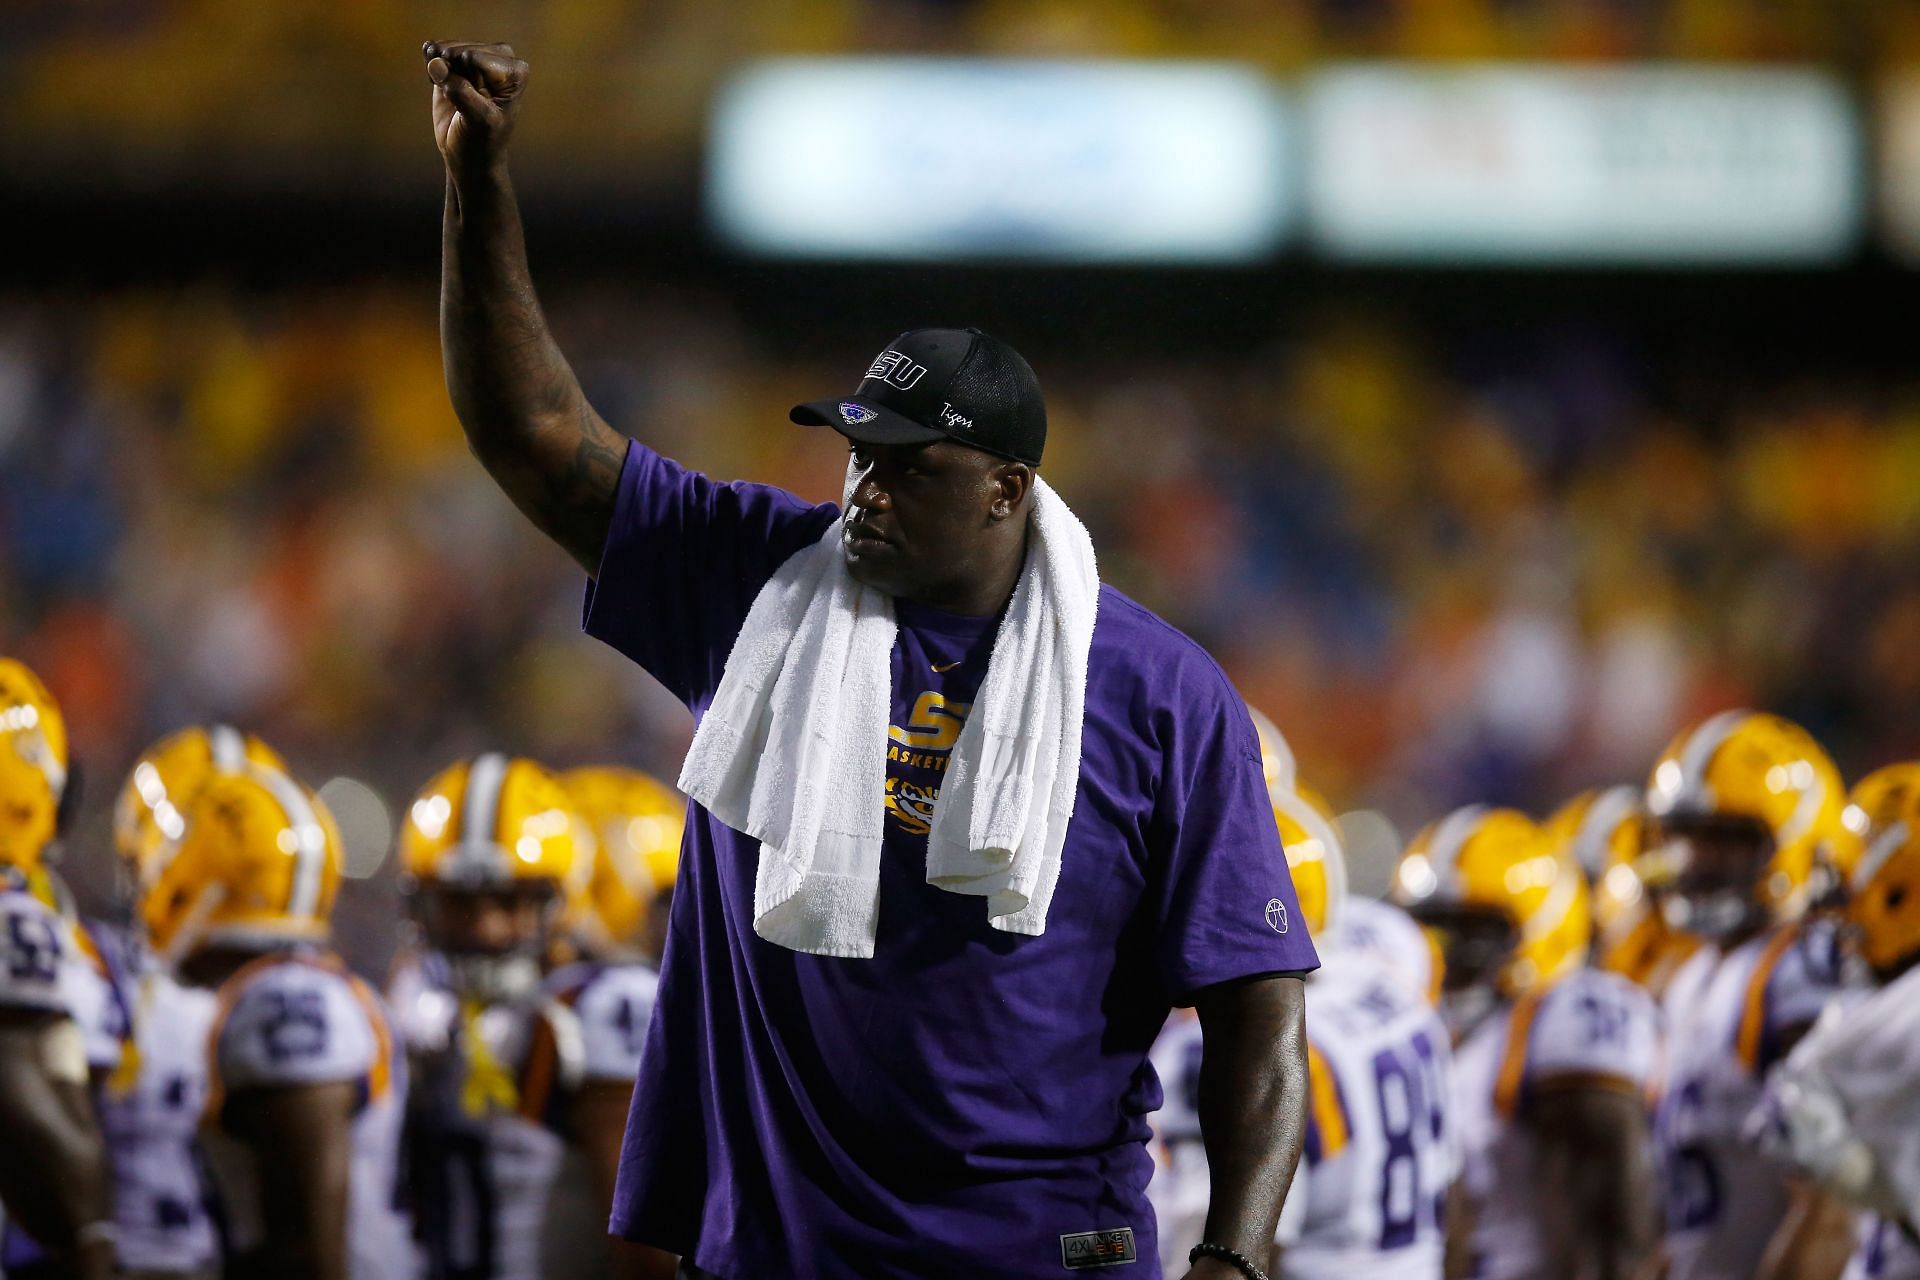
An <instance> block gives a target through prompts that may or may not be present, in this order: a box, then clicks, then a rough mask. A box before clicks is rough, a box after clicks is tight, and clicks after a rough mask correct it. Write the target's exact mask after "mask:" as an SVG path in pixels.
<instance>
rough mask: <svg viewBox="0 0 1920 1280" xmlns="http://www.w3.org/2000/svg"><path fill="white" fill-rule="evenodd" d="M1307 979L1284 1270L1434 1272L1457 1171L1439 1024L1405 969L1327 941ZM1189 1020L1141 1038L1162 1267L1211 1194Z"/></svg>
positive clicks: (1416, 1277)
mask: <svg viewBox="0 0 1920 1280" xmlns="http://www.w3.org/2000/svg"><path fill="white" fill-rule="evenodd" d="M1322 960H1323V962H1324V967H1323V968H1321V969H1320V970H1319V971H1317V972H1316V973H1314V974H1313V975H1312V976H1310V977H1309V978H1308V979H1307V1069H1308V1082H1309V1091H1310V1094H1309V1107H1308V1119H1307V1136H1306V1146H1305V1150H1304V1151H1303V1152H1302V1155H1301V1160H1300V1165H1299V1168H1298V1169H1297V1170H1296V1171H1295V1173H1294V1179H1293V1186H1292V1188H1291V1189H1290V1190H1289V1191H1288V1193H1287V1202H1286V1209H1285V1213H1284V1214H1283V1215H1282V1217H1281V1221H1280V1231H1279V1235H1278V1241H1279V1243H1280V1244H1281V1245H1283V1246H1284V1247H1285V1249H1286V1253H1285V1266H1284V1268H1283V1270H1282V1272H1281V1274H1283V1275H1285V1276H1288V1277H1296V1276H1297V1277H1305V1278H1306V1280H1319V1278H1320V1277H1352V1278H1353V1280H1370V1278H1373V1277H1377V1278H1378V1280H1401V1278H1403V1277H1404V1278H1406V1280H1420V1278H1421V1277H1435V1278H1437V1277H1438V1276H1439V1275H1440V1268H1441V1253H1442V1244H1443V1238H1444V1235H1443V1233H1444V1222H1443V1206H1444V1204H1445V1200H1446V1193H1447V1188H1448V1186H1450V1185H1451V1183H1452V1181H1453V1177H1454V1172H1455V1163H1456V1154H1455V1146H1454V1143H1453V1139H1452V1136H1451V1133H1450V1131H1449V1128H1448V1120H1447V1107H1448V1085H1447V1081H1448V1076H1449V1073H1450V1065H1449V1058H1450V1053H1449V1049H1448V1044H1447V1033H1446V1028H1445V1027H1444V1026H1443V1025H1442V1024H1441V1022H1440V1019H1439V1016H1438V1015H1437V1014H1436V1013H1435V1012H1434V1010H1433V1008H1432V1006H1431V1005H1429V1004H1428V1003H1427V1002H1426V1000H1425V999H1424V998H1423V997H1422V996H1421V995H1420V994H1418V993H1417V992H1416V991H1415V990H1414V988H1413V987H1412V986H1411V985H1410V984H1409V983H1408V982H1407V981H1406V980H1405V978H1404V976H1403V975H1402V974H1401V973H1400V972H1398V971H1396V970H1395V969H1393V968H1390V967H1389V966H1388V965H1386V964H1383V963H1381V962H1380V961H1379V960H1377V959H1375V958H1374V957H1373V956H1371V955H1369V954H1367V953H1364V952H1354V953H1349V952H1345V951H1341V950H1338V949H1336V948H1334V947H1331V946H1330V947H1328V949H1327V950H1325V951H1324V952H1323V954H1322ZM1200 1057H1201V1040H1200V1023H1199V1020H1198V1019H1197V1018H1195V1017H1193V1016H1192V1015H1191V1014H1188V1013H1185V1012H1184V1011H1176V1012H1175V1014H1174V1016H1173V1017H1172V1018H1170V1019H1169V1020H1168V1022H1167V1025H1166V1027H1165V1028H1164V1029H1163V1030H1162V1031H1161V1034H1160V1038H1159V1040H1158V1042H1156V1044H1155V1045H1154V1049H1153V1065H1154V1070H1155V1072H1156V1073H1157V1074H1158V1075H1159V1076H1160V1081H1161V1086H1162V1088H1163V1090H1164V1091H1165V1095H1166V1101H1165V1104H1164V1105H1163V1106H1162V1108H1161V1110H1160V1111H1159V1112H1158V1113H1157V1114H1156V1115H1155V1117H1154V1129H1155V1132H1156V1134H1157V1136H1158V1137H1159V1139H1160V1143H1161V1146H1162V1150H1161V1151H1160V1153H1159V1161H1158V1164H1157V1167H1156V1169H1155V1173H1154V1181H1153V1183H1152V1184H1151V1185H1150V1186H1149V1188H1148V1191H1149V1197H1150V1198H1151V1199H1152V1200H1153V1204H1154V1211H1155V1215H1156V1217H1157V1219H1158V1221H1159V1225H1160V1237H1161V1242H1162V1245H1163V1248H1162V1250H1161V1257H1162V1260H1163V1266H1164V1267H1165V1268H1167V1269H1169V1273H1170V1274H1179V1273H1180V1270H1181V1269H1184V1264H1185V1262H1186V1257H1187V1251H1188V1250H1189V1249H1190V1248H1191V1247H1192V1246H1193V1245H1194V1244H1195V1243H1197V1242H1198V1241H1199V1239H1200V1235H1201V1232H1202V1230H1203V1228H1204V1227H1205V1223H1206V1213H1207V1203H1208V1197H1209V1195H1210V1187H1209V1183H1208V1169H1207V1158H1206V1149H1205V1147H1204V1146H1203V1144H1202V1142H1201V1137H1200V1117H1199V1111H1198V1103H1199V1087H1200Z"/></svg>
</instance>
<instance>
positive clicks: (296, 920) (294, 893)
mask: <svg viewBox="0 0 1920 1280" xmlns="http://www.w3.org/2000/svg"><path fill="white" fill-rule="evenodd" d="M339 875H340V837H339V833H338V831H337V830H336V829H335V827H334V823H333V819H332V817H331V815H329V814H328V812H327V810H326V808H325V806H323V805H322V804H321V803H320V801H319V799H318V798H317V797H316V796H314V795H313V794H312V793H311V792H309V791H308V790H307V789H306V788H305V787H303V786H302V785H300V783H298V782H296V781H294V780H293V779H292V778H290V777H289V776H287V775H286V774H284V773H282V772H280V771H279V770H277V769H272V768H267V767H263V766H259V765H254V764H248V765H246V766H244V767H243V768H241V769H240V770H238V771H236V772H228V773H218V774H216V775H214V776H213V777H211V778H209V779H208V780H207V781H206V782H205V784H204V785H203V786H202V787H200V788H199V790H198V792H197V793H196V794H195V795H194V796H193V797H192V798H191V799H190V800H188V801H187V802H186V806H185V809H184V811H183V812H182V813H181V831H180V835H179V837H178V838H177V839H175V840H173V841H171V842H170V846H169V848H168V849H167V850H166V851H165V852H163V853H162V855H161V865H160V866H159V867H158V868H157V870H156V872H155V874H154V875H153V876H152V880H151V883H150V884H149V885H148V886H147V888H146V890H145V893H144V894H143V897H142V901H141V919H142V922H143V924H144V925H145V928H146V932H147V936H148V938H149V939H150V940H151V942H152V945H153V947H154V949H155V951H156V952H157V953H159V954H160V955H162V956H169V957H175V958H177V960H178V963H179V973H180V977H181V978H182V979H183V980H184V981H185V982H187V983H189V984H191V985H193V986H195V987H199V988H201V989H202V990H204V991H206V992H209V993H211V995H212V1016H211V1018H210V1022H209V1025H208V1030H207V1036H206V1058H207V1063H208V1073H207V1080H206V1086H205V1087H206V1093H207V1097H206V1103H205V1111H204V1127H203V1139H204V1142H205V1147H206V1152H207V1156H208V1163H209V1165H210V1166H211V1168H212V1170H213V1173H214V1179H213V1180H214V1183H215V1185H216V1187H217V1190H218V1193H219V1198H220V1203H221V1206H222V1209H223V1217H224V1226H225V1243H226V1247H227V1253H228V1256H227V1259H226V1262H225V1273H226V1274H227V1275H230V1276H315V1277H323V1278H325V1280H348V1278H349V1277H351V1280H397V1278H399V1277H405V1276H408V1275H410V1274H411V1273H412V1258H413V1253H412V1249H411V1247H410V1243H409V1238H408V1231H407V1227H406V1223H405V1220H404V1219H403V1218H402V1217H401V1216H400V1215H399V1214H398V1213H397V1212H396V1211H395V1210H394V1208H393V1205H394V1202H395V1189H396V1184H397V1180H398V1155H399V1138H400V1122H401V1116H402V1109H403V1107H404V1097H405V1092H406V1075H405V1060H404V1058H403V1057H402V1055H401V1054H400V1053H399V1051H398V1049H397V1047H396V1044H395V1038H394V1036H393V1034H392V1032H391V1031H390V1030H389V1024H388V1019H387V1016H386V1013H385V1011H384V1010H383V1009H382V1008H381V1006H380V1002H379V998H378V997H377V996H376V995H375V994H374V992H373V991H372V990H371V989H370V988H369V987H368V986H367V984H366V983H364V982H362V981H360V980H359V979H358V978H356V977H354V976H353V975H352V974H350V973H349V972H348V971H347V969H346V966H345V965H344V964H343V963H342V962H341V961H340V959H339V957H338V956H336V955H334V954H333V953H332V952H331V951H329V950H327V947H326V943H327V937H328V917H329V914H330V912H331V910H332V907H333V898H334V893H335V890H336V889H337V888H338V885H339Z"/></svg>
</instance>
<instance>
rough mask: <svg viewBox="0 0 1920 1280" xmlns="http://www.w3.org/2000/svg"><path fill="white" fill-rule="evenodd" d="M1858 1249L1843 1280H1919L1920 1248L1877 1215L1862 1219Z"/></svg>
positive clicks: (1844, 1273) (1919, 1245)
mask: <svg viewBox="0 0 1920 1280" xmlns="http://www.w3.org/2000/svg"><path fill="white" fill-rule="evenodd" d="M1857 1234H1858V1238H1859V1241H1860V1243H1859V1247H1858V1248H1856V1249H1855V1250H1854V1251H1853V1256H1852V1257H1851V1258H1849V1259H1847V1269H1846V1270H1845V1271H1844V1272H1842V1273H1841V1276H1840V1280H1920V1244H1916V1243H1915V1242H1914V1239H1913V1237H1912V1236H1910V1235H1908V1234H1907V1233H1906V1232H1905V1231H1902V1230H1901V1229H1900V1227H1899V1225H1898V1224H1896V1223H1893V1222H1890V1221H1888V1220H1887V1219H1885V1218H1882V1217H1881V1216H1880V1215H1878V1214H1874V1213H1863V1214H1861V1215H1860V1225H1859V1231H1858V1233H1857Z"/></svg>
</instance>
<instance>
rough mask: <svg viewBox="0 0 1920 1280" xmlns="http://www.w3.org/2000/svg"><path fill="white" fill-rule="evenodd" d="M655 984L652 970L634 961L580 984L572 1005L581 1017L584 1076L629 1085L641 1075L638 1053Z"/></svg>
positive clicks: (643, 1045)
mask: <svg viewBox="0 0 1920 1280" xmlns="http://www.w3.org/2000/svg"><path fill="white" fill-rule="evenodd" d="M659 986H660V979H659V978H658V977H656V976H655V975H654V972H653V970H651V969H648V968H645V967H643V966H641V965H637V964H636V965H620V966H617V967H615V968H610V969H604V970H602V971H601V972H599V973H598V974H595V975H594V976H593V977H592V978H590V979H589V980H588V981H587V984H586V985H585V986H584V987H582V988H581V990H580V995H579V998H578V999H577V1000H576V1001H575V1002H574V1006H573V1007H574V1012H575V1013H577V1014H578V1015H579V1017H580V1038H581V1048H582V1058H581V1072H582V1074H583V1076H584V1077H585V1078H586V1079H588V1080H622V1081H626V1082H627V1083H629V1084H630V1083H632V1082H633V1080H634V1078H635V1077H637V1076H638V1075H639V1074H640V1054H641V1052H642V1051H643V1050H644V1049H645V1048H646V1043H647V1024H648V1023H649V1022H650V1021H652V1019H653V1003H654V993H655V992H656V991H657V990H658V989H659Z"/></svg>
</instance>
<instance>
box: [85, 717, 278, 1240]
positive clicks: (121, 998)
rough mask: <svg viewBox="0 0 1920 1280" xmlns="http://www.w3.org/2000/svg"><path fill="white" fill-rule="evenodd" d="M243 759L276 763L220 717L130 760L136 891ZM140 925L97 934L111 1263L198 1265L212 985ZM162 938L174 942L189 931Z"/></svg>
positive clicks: (267, 765)
mask: <svg viewBox="0 0 1920 1280" xmlns="http://www.w3.org/2000/svg"><path fill="white" fill-rule="evenodd" d="M249 768H260V769H270V770H273V771H275V772H278V773H283V774H284V773H285V772H286V765H285V763H284V762H283V761H282V760H281V759H280V757H279V756H278V755H277V754H275V752H274V751H273V749H272V748H270V747H268V746H267V745H266V743H264V742H262V741H260V739H258V738H255V737H252V736H250V735H247V734H244V733H241V732H240V731H239V730H237V729H234V728H233V727H231V726H229V725H207V726H199V725H195V726H191V727H189V728H186V729H182V730H180V731H178V732H176V733H173V734H170V735H169V736H167V737H166V738H163V739H161V740H160V741H159V742H156V743H155V744H153V745H152V746H151V747H149V748H147V750H146V751H145V752H143V753H142V754H141V756H140V758H139V759H138V760H137V761H135V762H134V766H133V768H132V769H131V770H130V771H129V772H128V775H127V779H126V781H125V782H124V783H123V784H122V786H121V788H120V795H119V797H118V798H117V799H116V801H115V803H114V812H113V835H114V847H115V850H116V851H117V853H118V854H119V859H120V862H119V866H120V870H121V874H122V876H123V878H124V880H125V882H126V884H127V885H129V886H131V896H132V897H133V898H134V900H135V901H136V902H138V901H140V900H141V898H142V895H143V893H144V891H145V889H146V888H148V887H149V886H151V884H152V883H153V882H154V880H155V879H156V878H157V877H158V876H159V874H160V871H161V869H162V868H163V867H164V866H165V865H166V863H167V860H168V858H169V857H170V856H171V854H172V853H173V852H174V851H175V849H176V847H177V842H178V841H179V839H180V837H181V836H182V835H183V834H184V832H185V824H186V818H185V811H186V810H187V808H188V807H189V806H190V804H191V803H192V800H193V797H195V796H196V795H198V794H199V792H200V790H201V789H202V788H203V787H205V785H206V784H207V783H208V782H209V781H210V780H211V779H213V778H215V777H218V776H224V775H234V774H240V773H244V772H246V771H247V770H248V769H249ZM138 933H139V930H138V929H137V928H136V930H134V935H135V936H129V937H125V938H121V939H117V940H116V939H114V938H113V937H111V936H110V935H105V934H101V935H97V936H98V938H99V941H100V944H101V953H102V955H103V957H104V959H105V963H106V969H107V972H108V979H109V982H110V984H111V988H112V1000H111V1002H110V1007H111V1009H112V1010H113V1011H114V1012H115V1013H116V1014H117V1015H118V1016H119V1019H120V1024H119V1025H118V1026H117V1027H116V1028H115V1030H116V1031H118V1033H119V1040H120V1045H121V1049H120V1052H119V1055H118V1060H117V1061H116V1062H115V1063H114V1064H113V1067H112V1069H111V1070H110V1071H109V1072H107V1073H106V1075H105V1076H104V1078H103V1079H102V1080H100V1081H99V1087H98V1088H97V1089H96V1091H95V1099H96V1104H97V1106H98V1107H99V1111H100V1125H101V1130H102V1132H103V1134H104V1135H105V1137H106V1142H107V1158H108V1167H109V1169H110V1171H111V1173H112V1177H113V1204H114V1221H115V1224H116V1226H117V1227H118V1229H119V1244H118V1251H119V1257H120V1266H121V1268H122V1269H123V1270H126V1271H129V1272H134V1273H137V1274H139V1275H141V1276H144V1277H164V1276H183V1277H184V1276H193V1275H201V1274H205V1273H206V1272H207V1271H209V1270H210V1269H211V1268H212V1267H213V1266H214V1264H215V1263H216V1261H217V1259H218V1257H219V1248H220V1245H219V1236H218V1232H217V1230H216V1228H215V1224H214V1221H213V1215H212V1214H211V1212H209V1206H208V1200H209V1195H208V1188H207V1187H206V1186H205V1184H204V1180H203V1178H202V1176H201V1169H200V1161H199V1159H198V1158H197V1151H198V1145H199V1141H198V1140H199V1130H200V1119H201V1113H202V1110H203V1109H204V1107H205V1105H206V1097H207V1032H208V1029H209V1028H210V1027H211V1025H212V1022H213V1014H214V1003H215V1002H214V996H213V993H212V992H211V991H208V990H205V989H203V988H199V987H193V986H189V985H187V984H185V983H182V982H181V981H179V980H178V978H176V977H175V976H174V973H173V971H172V969H171V967H170V965H169V964H168V963H162V962H161V960H160V959H159V958H158V957H156V956H155V955H154V953H153V951H152V949H151V948H150V947H149V946H148V945H147V943H146V939H145V938H144V937H140V936H137V935H138ZM170 941H171V942H172V943H173V945H174V946H175V947H176V948H177V947H179V946H183V945H186V944H187V943H188V942H189V941H191V939H189V938H188V937H187V936H185V935H179V936H176V937H174V938H173V939H171V940H170ZM173 959H178V956H175V957H173Z"/></svg>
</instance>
